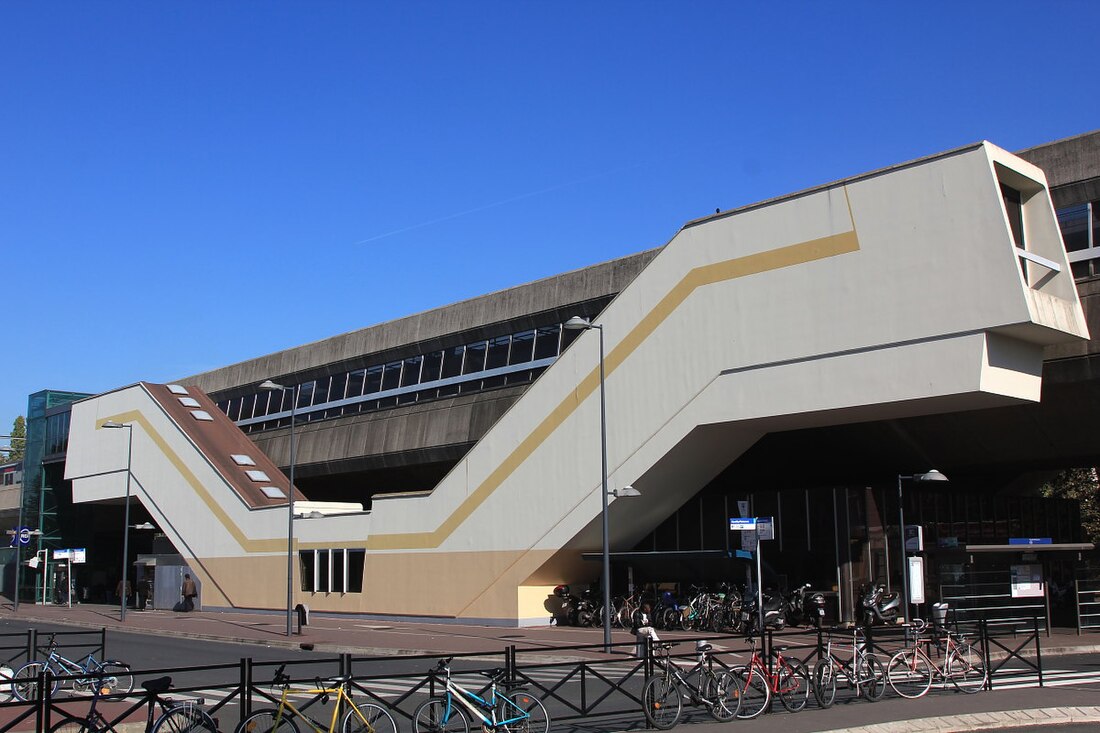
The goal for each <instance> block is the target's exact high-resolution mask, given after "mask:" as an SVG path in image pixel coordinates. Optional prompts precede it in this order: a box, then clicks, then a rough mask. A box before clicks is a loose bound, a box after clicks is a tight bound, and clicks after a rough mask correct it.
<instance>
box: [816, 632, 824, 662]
mask: <svg viewBox="0 0 1100 733" xmlns="http://www.w3.org/2000/svg"><path fill="white" fill-rule="evenodd" d="M821 634H822V631H821V627H820V626H818V627H817V658H818V659H824V658H825V643H824V639H823V638H822V636H821Z"/></svg>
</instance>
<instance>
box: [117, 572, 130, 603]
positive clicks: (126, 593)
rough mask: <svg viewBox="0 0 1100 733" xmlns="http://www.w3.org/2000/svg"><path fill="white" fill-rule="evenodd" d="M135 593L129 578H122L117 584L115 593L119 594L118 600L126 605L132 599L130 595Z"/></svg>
mask: <svg viewBox="0 0 1100 733" xmlns="http://www.w3.org/2000/svg"><path fill="white" fill-rule="evenodd" d="M133 593H134V589H133V586H131V585H130V579H129V578H122V579H120V580H119V581H118V585H116V586H115V595H117V596H118V600H119V601H121V602H122V604H123V605H126V604H127V603H129V601H130V596H132V595H133Z"/></svg>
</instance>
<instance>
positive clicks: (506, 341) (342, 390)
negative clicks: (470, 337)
mask: <svg viewBox="0 0 1100 733" xmlns="http://www.w3.org/2000/svg"><path fill="white" fill-rule="evenodd" d="M577 333H578V332H576V331H569V330H567V329H563V328H562V327H561V324H556V325H553V326H547V327H543V328H538V329H534V330H529V331H522V332H520V333H515V334H510V335H507V336H499V337H496V338H492V339H488V340H484V341H475V342H473V343H470V344H464V345H462V346H455V347H452V348H449V349H444V350H440V351H433V352H431V353H428V354H417V355H416V356H411V357H408V358H406V359H403V360H401V361H393V362H389V363H387V364H378V365H375V366H370V367H367V368H366V369H357V370H355V371H351V372H345V373H343V374H336V375H333V376H331V377H324V378H323V379H317V380H311V381H308V382H304V383H302V384H300V385H298V390H297V392H298V402H297V404H296V405H295V413H296V419H298V420H301V421H303V422H308V421H311V420H324V419H330V418H335V417H340V416H342V415H349V414H354V413H358V412H370V411H373V410H380V409H385V408H388V407H395V406H397V405H404V404H410V403H413V402H423V401H426V400H434V399H439V398H441V397H451V396H454V395H458V394H466V393H469V392H480V391H483V390H487V389H494V388H496V387H504V386H508V385H514V384H525V383H528V382H530V381H532V380H533V379H535V378H536V377H537V376H538V375H539V374H541V373H542V371H543V370H544V369H545V368H546V367H547V366H548V365H549V363H551V362H552V361H553V360H554V359H555V358H557V356H558V354H560V353H561V350H562V349H564V348H565V347H566V346H568V345H569V343H571V342H572V339H573V338H575V337H576V334H577ZM293 394H294V390H289V389H288V390H284V391H283V392H261V391H257V392H255V393H253V394H250V395H246V396H244V397H237V398H234V399H232V400H225V401H222V402H219V403H218V408H219V409H221V410H222V411H223V412H225V414H226V415H228V416H229V419H230V420H233V421H234V422H236V423H238V424H239V425H240V426H241V427H242V428H243V429H244V430H245V431H246V432H256V431H259V430H267V429H271V428H276V427H283V426H285V425H287V424H289V422H290V418H289V415H290V408H291V401H292V399H293ZM371 395H379V396H378V397H377V398H373V399H372V398H371ZM333 403H339V404H333ZM269 415H271V416H277V417H275V418H274V419H271V420H264V418H265V417H267V416H269Z"/></svg>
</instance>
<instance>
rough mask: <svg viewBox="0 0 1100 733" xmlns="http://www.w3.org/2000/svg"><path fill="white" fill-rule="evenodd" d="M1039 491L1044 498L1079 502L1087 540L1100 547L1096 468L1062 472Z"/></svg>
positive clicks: (1099, 491)
mask: <svg viewBox="0 0 1100 733" xmlns="http://www.w3.org/2000/svg"><path fill="white" fill-rule="evenodd" d="M1039 491H1040V493H1042V495H1043V496H1047V497H1057V498H1060V499H1076V500H1077V501H1079V502H1080V503H1081V529H1082V530H1083V531H1084V533H1085V538H1086V539H1087V540H1088V541H1089V542H1092V543H1093V544H1096V545H1100V475H1098V473H1097V470H1096V469H1095V468H1071V469H1069V470H1067V471H1062V472H1061V473H1060V474H1058V475H1057V476H1055V477H1054V479H1052V480H1051V481H1050V482H1049V483H1046V484H1043V486H1042V488H1041V489H1040V490H1039Z"/></svg>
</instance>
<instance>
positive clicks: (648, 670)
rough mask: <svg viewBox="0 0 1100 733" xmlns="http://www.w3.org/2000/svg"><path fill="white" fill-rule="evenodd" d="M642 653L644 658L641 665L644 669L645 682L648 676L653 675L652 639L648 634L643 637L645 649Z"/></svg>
mask: <svg viewBox="0 0 1100 733" xmlns="http://www.w3.org/2000/svg"><path fill="white" fill-rule="evenodd" d="M643 654H644V655H645V660H644V661H643V663H642V666H643V668H644V669H645V679H646V682H648V681H649V678H650V677H652V676H653V639H651V638H649V637H648V636H647V637H646V638H645V649H644V651H643Z"/></svg>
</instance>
